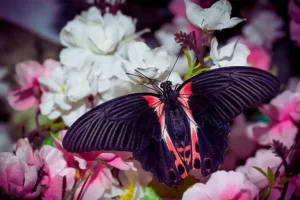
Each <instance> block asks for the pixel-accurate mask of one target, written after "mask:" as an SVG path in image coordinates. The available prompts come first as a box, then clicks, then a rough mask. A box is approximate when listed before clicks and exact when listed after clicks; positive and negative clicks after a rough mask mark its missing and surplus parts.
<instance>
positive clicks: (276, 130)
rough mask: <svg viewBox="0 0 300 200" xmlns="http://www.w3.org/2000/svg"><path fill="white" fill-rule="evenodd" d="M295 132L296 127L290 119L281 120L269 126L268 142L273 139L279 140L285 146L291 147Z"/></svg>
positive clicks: (296, 131)
mask: <svg viewBox="0 0 300 200" xmlns="http://www.w3.org/2000/svg"><path fill="white" fill-rule="evenodd" d="M297 133H298V128H297V127H296V126H295V124H294V123H293V122H292V121H291V120H285V121H282V122H280V123H278V124H275V125H273V126H271V127H270V130H269V132H268V136H269V139H268V140H269V141H268V144H269V143H270V142H272V141H273V140H279V141H280V142H282V143H283V144H284V145H286V146H287V147H291V146H292V145H293V144H294V140H295V137H296V134H297Z"/></svg>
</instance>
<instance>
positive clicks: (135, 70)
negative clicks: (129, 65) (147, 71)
mask: <svg viewBox="0 0 300 200" xmlns="http://www.w3.org/2000/svg"><path fill="white" fill-rule="evenodd" d="M134 71H135V72H136V73H139V74H141V75H142V76H143V77H145V78H147V79H149V80H151V81H152V80H153V81H157V82H161V81H159V80H157V79H153V78H148V77H147V76H146V75H144V74H142V72H139V71H138V70H134Z"/></svg>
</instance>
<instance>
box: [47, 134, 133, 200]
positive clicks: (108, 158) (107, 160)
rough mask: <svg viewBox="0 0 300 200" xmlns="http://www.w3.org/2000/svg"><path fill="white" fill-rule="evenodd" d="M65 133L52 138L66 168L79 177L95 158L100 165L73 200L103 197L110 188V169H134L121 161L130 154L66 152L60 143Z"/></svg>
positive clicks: (127, 162) (85, 171) (81, 186)
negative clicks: (73, 171)
mask: <svg viewBox="0 0 300 200" xmlns="http://www.w3.org/2000/svg"><path fill="white" fill-rule="evenodd" d="M65 133H66V131H61V132H60V136H59V139H56V138H53V139H54V144H55V146H56V148H57V149H59V150H61V152H62V153H63V156H64V159H65V160H66V162H67V163H68V166H72V167H75V168H76V169H77V170H78V172H79V175H80V177H82V176H84V174H86V173H87V172H88V170H89V169H90V168H91V167H92V165H93V163H94V161H95V160H96V158H98V159H99V160H100V164H99V165H98V167H97V168H96V169H95V171H94V172H93V173H92V175H91V176H90V177H89V178H88V179H87V180H86V182H85V184H82V185H80V186H79V188H78V189H77V190H76V192H75V195H74V196H75V199H99V198H100V197H101V196H102V195H103V193H104V191H105V189H109V188H111V186H112V181H113V176H112V174H111V171H110V168H111V167H115V168H117V169H120V170H130V169H134V168H133V163H132V162H131V161H124V160H123V159H127V158H129V157H130V154H128V153H123V152H102V151H92V152H84V153H70V152H67V151H66V150H65V149H64V148H63V146H62V143H61V141H62V140H63V137H64V135H65ZM78 178H79V177H78Z"/></svg>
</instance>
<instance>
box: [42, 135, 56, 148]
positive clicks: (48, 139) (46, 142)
mask: <svg viewBox="0 0 300 200" xmlns="http://www.w3.org/2000/svg"><path fill="white" fill-rule="evenodd" d="M51 135H53V136H54V137H55V138H58V136H59V133H58V132H57V133H50V134H48V135H47V137H46V138H45V139H44V140H43V143H42V144H43V145H50V146H54V143H53V140H52V136H51Z"/></svg>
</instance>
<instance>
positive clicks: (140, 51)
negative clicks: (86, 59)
mask: <svg viewBox="0 0 300 200" xmlns="http://www.w3.org/2000/svg"><path fill="white" fill-rule="evenodd" d="M169 67H170V58H169V55H168V53H167V50H166V48H164V47H158V48H155V49H153V50H151V49H150V48H149V47H148V46H147V45H146V44H145V43H143V42H135V43H133V44H131V45H130V46H129V48H128V60H120V61H118V62H116V64H115V67H114V69H115V74H116V76H117V77H118V78H120V79H123V80H126V81H132V82H134V83H140V82H143V81H144V80H147V79H145V78H143V75H144V76H146V77H148V78H152V79H159V78H162V77H163V76H164V75H166V72H167V71H168V70H169ZM136 71H139V72H140V73H141V74H143V75H141V74H139V73H137V72H136ZM126 73H131V74H136V75H137V76H141V77H137V76H132V75H128V74H126Z"/></svg>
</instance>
